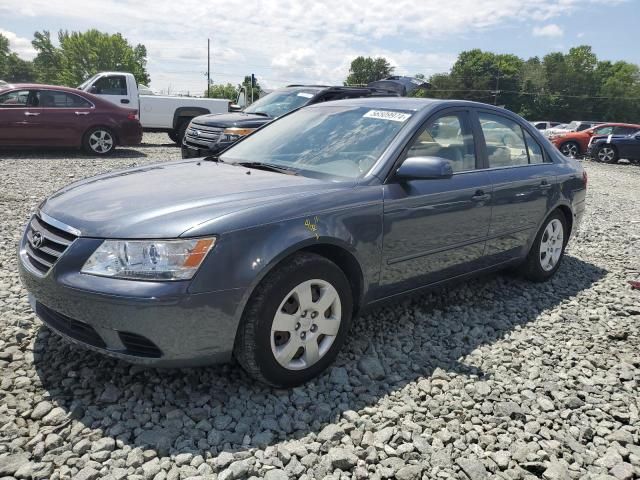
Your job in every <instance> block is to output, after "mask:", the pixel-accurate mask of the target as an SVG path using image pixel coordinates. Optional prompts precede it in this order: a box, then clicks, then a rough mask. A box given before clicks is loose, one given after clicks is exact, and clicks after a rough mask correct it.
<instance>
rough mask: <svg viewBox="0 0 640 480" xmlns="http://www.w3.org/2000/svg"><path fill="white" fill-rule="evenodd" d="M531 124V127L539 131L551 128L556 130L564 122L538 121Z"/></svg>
mask: <svg viewBox="0 0 640 480" xmlns="http://www.w3.org/2000/svg"><path fill="white" fill-rule="evenodd" d="M529 123H531V125H533V126H534V127H536V128H537V129H538V130H547V129H549V128H554V127H557V126H559V125H562V122H549V121H546V120H542V121H540V120H538V121H534V122H529Z"/></svg>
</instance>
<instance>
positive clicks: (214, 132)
mask: <svg viewBox="0 0 640 480" xmlns="http://www.w3.org/2000/svg"><path fill="white" fill-rule="evenodd" d="M428 86H429V84H428V83H426V82H424V81H423V80H420V79H414V78H411V77H390V78H387V79H384V80H379V81H377V82H372V83H370V84H369V85H367V86H361V87H346V86H334V87H331V86H326V85H289V86H287V87H285V88H281V89H278V90H275V91H274V92H271V93H270V94H268V95H266V96H264V97H262V98H261V99H260V100H257V101H256V102H254V103H252V104H251V105H250V106H249V107H247V108H245V109H244V111H242V112H237V113H222V114H212V115H201V116H199V117H196V118H194V119H193V120H191V123H190V124H189V126H188V127H187V130H186V132H185V135H184V139H183V141H182V158H193V157H204V156H207V155H213V154H217V153H219V152H221V151H222V150H224V149H226V148H227V147H229V146H231V145H233V144H234V143H235V142H236V141H238V140H239V139H240V138H242V137H243V136H245V135H248V134H249V133H252V132H253V131H254V130H256V129H257V128H259V127H261V126H263V125H265V124H267V123H269V122H271V121H273V120H275V119H276V118H278V117H280V116H282V115H284V114H286V113H289V112H291V111H292V110H295V109H297V108H300V107H303V106H306V105H312V104H314V103H320V102H327V101H330V100H342V99H345V98H362V97H400V96H407V95H409V94H410V93H411V92H412V91H414V90H416V89H418V88H427V87H428Z"/></svg>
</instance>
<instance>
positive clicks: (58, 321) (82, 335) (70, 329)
mask: <svg viewBox="0 0 640 480" xmlns="http://www.w3.org/2000/svg"><path fill="white" fill-rule="evenodd" d="M36 313H37V314H38V317H40V318H41V319H42V321H43V322H44V323H46V324H47V325H50V326H51V327H53V328H54V329H55V330H57V331H59V332H60V333H63V334H65V335H67V336H69V337H71V338H73V339H75V340H78V341H80V342H82V343H87V344H89V345H93V346H94V347H98V348H106V347H107V345H106V344H105V343H104V340H102V337H101V336H100V335H98V332H96V331H95V330H94V328H93V327H92V326H91V325H89V324H88V323H84V322H79V321H78V320H74V319H73V318H69V317H67V316H66V315H63V314H61V313H58V312H56V311H54V310H51V309H50V308H48V307H45V306H44V305H42V304H41V303H37V304H36Z"/></svg>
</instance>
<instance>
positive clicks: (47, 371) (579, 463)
mask: <svg viewBox="0 0 640 480" xmlns="http://www.w3.org/2000/svg"><path fill="white" fill-rule="evenodd" d="M165 139H166V136H164V135H149V136H145V141H146V142H148V143H147V144H145V145H143V146H142V147H140V148H136V149H128V150H122V151H120V152H118V156H116V157H112V158H109V159H95V158H91V157H86V156H84V155H82V154H70V153H69V152H54V153H48V152H39V153H38V152H36V153H33V152H0V167H1V168H0V178H1V182H0V213H1V214H2V222H1V223H0V229H1V230H0V231H1V233H2V236H1V237H0V375H1V376H0V479H11V478H20V479H28V478H33V479H45V478H47V479H49V478H50V479H59V478H61V479H71V478H73V479H80V480H82V479H88V480H91V479H98V478H106V479H125V478H127V479H133V480H136V479H139V480H145V479H153V480H165V479H171V480H177V479H215V478H217V479H220V480H225V479H242V478H251V477H254V478H256V477H266V478H268V479H270V480H281V479H283V480H284V479H287V478H300V479H312V478H318V479H322V478H332V479H349V478H353V479H367V478H371V479H378V478H397V479H400V480H411V479H420V478H424V479H426V478H460V479H467V478H468V479H472V480H475V479H484V478H504V479H521V478H545V479H559V480H561V479H578V478H587V479H590V478H591V479H596V478H598V479H600V478H602V479H605V478H618V479H630V478H634V477H638V476H640V443H639V439H640V419H639V409H640V395H639V394H638V392H639V391H640V389H639V381H640V292H639V291H633V290H631V289H630V287H629V286H628V284H627V280H630V279H638V278H640V254H639V252H640V214H639V213H638V212H640V208H639V206H640V168H639V167H637V166H629V165H601V164H596V163H587V164H586V167H587V170H588V172H589V176H590V180H589V197H588V202H589V210H588V214H587V216H586V218H585V220H584V223H583V226H582V230H581V232H580V234H579V237H578V238H577V239H574V241H573V243H572V244H571V246H570V248H569V251H568V256H567V257H566V258H565V261H564V264H563V265H562V267H561V269H560V271H559V272H558V275H557V276H556V277H555V278H554V279H553V281H551V282H549V283H547V284H530V283H527V282H524V281H521V280H519V279H517V278H515V277H513V276H511V275H509V274H501V275H495V276H492V277H489V278H484V279H481V280H475V281H471V282H468V283H464V284H461V285H459V286H457V287H449V288H447V289H446V290H445V291H441V292H438V293H432V294H429V295H425V296H422V297H419V298H413V299H409V300H405V301H404V302H402V303H395V304H390V305H388V306H386V307H384V308H381V309H377V310H374V311H372V312H370V313H368V314H366V315H365V316H364V317H362V318H360V319H359V320H358V321H357V322H356V324H355V326H354V328H353V331H352V332H351V337H350V341H349V342H348V344H347V346H346V348H345V351H344V353H342V354H341V355H340V356H339V357H338V361H337V363H336V365H335V367H333V368H332V369H330V370H329V371H328V372H326V373H325V374H324V375H322V376H321V377H320V378H318V379H317V380H315V381H313V382H311V383H309V384H307V385H304V386H302V387H299V388H296V389H293V390H291V391H282V390H273V389H269V388H266V387H263V386H261V385H256V384H255V383H254V382H253V381H251V380H250V379H248V378H247V377H246V375H245V374H244V373H243V372H242V370H241V369H240V368H239V367H237V366H235V365H233V364H231V365H222V366H216V367H211V368H203V369H192V370H182V371H177V370H164V371H158V370H145V369H143V368H140V367H136V366H130V365H127V364H125V363H121V362H118V361H115V360H112V359H108V358H105V357H102V356H100V355H98V354H94V353H90V352H87V351H83V350H80V349H78V348H72V347H70V346H68V345H67V344H66V343H65V342H64V341H62V340H60V339H59V338H58V337H57V336H55V335H53V334H51V333H50V332H49V331H48V330H47V328H45V327H43V326H42V325H41V324H40V323H39V321H37V320H36V319H35V317H34V315H33V313H31V311H30V309H29V306H28V304H27V300H26V295H25V292H24V290H23V289H22V287H21V286H20V283H19V280H18V277H17V273H16V258H15V246H16V242H17V241H18V237H19V235H20V232H21V229H22V227H23V225H24V224H25V222H26V221H27V219H28V216H29V214H30V212H32V211H33V210H34V208H35V207H36V206H37V204H38V203H39V201H40V200H41V199H42V198H43V197H44V196H46V195H48V194H50V193H52V192H54V191H55V190H56V189H58V188H59V187H61V186H63V185H64V184H66V183H68V182H69V181H71V180H73V179H78V178H81V177H84V176H88V175H93V174H96V173H99V172H105V171H108V170H113V169H117V168H121V167H126V166H130V165H133V164H136V165H140V164H143V163H147V162H152V161H157V160H170V159H176V158H179V151H178V149H177V148H176V147H171V146H168V145H165V146H162V145H161V144H162V143H167V142H166V140H165ZM154 142H155V144H154ZM7 157H9V158H7ZM45 157H46V158H45ZM176 328H179V319H176Z"/></svg>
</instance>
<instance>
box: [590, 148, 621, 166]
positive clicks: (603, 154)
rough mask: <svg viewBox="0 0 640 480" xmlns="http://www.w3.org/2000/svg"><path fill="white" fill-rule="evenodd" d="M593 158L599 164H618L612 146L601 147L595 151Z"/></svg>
mask: <svg viewBox="0 0 640 480" xmlns="http://www.w3.org/2000/svg"><path fill="white" fill-rule="evenodd" d="M595 158H596V160H598V161H599V162H604V163H618V150H616V147H614V146H613V145H609V144H605V145H601V146H600V147H598V150H596V154H595Z"/></svg>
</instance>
